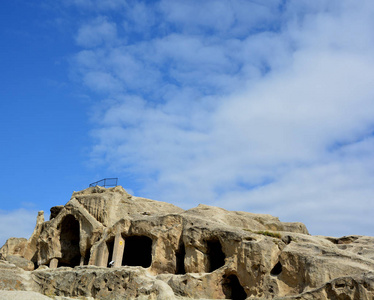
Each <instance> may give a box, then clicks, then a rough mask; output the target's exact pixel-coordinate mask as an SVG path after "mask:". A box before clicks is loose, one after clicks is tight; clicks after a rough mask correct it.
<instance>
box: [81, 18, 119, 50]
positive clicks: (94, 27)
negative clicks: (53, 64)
mask: <svg viewBox="0 0 374 300" xmlns="http://www.w3.org/2000/svg"><path fill="white" fill-rule="evenodd" d="M116 35H117V28H116V24H115V23H112V22H108V21H107V20H106V19H105V18H103V17H98V18H96V19H95V20H93V21H92V22H90V23H88V24H84V25H82V26H81V27H80V28H79V30H78V33H77V36H76V39H75V40H76V42H77V44H78V45H79V46H83V47H96V46H99V45H101V44H102V43H104V42H106V43H111V42H112V41H113V40H115V39H116Z"/></svg>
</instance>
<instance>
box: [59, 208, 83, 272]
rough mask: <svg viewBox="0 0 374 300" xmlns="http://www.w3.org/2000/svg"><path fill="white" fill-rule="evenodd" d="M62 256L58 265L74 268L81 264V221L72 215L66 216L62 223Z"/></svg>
mask: <svg viewBox="0 0 374 300" xmlns="http://www.w3.org/2000/svg"><path fill="white" fill-rule="evenodd" d="M60 228H61V232H60V245H61V254H62V256H61V258H60V259H59V264H58V266H59V267H61V266H67V267H72V268H74V267H75V266H79V264H80V261H81V254H80V249H79V240H80V234H79V222H78V221H77V219H75V218H74V217H73V216H72V215H68V216H66V217H65V218H64V219H63V220H62V222H61V224H60Z"/></svg>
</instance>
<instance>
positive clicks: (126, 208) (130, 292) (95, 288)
mask: <svg viewBox="0 0 374 300" xmlns="http://www.w3.org/2000/svg"><path fill="white" fill-rule="evenodd" d="M0 258H2V260H0V269H1V270H0V290H3V291H0V296H1V295H2V294H1V293H2V292H3V294H4V295H8V294H9V293H10V292H9V291H14V293H15V294H14V295H16V294H17V293H21V292H22V293H25V292H38V293H40V294H43V295H44V296H41V297H45V296H49V297H54V298H55V299H69V298H77V297H87V299H160V300H161V299H162V300H165V299H202V298H204V299H247V298H248V299H374V237H367V236H347V237H342V238H332V237H323V236H311V235H309V233H308V231H307V229H306V227H305V226H304V225H303V224H301V223H284V222H280V221H279V220H278V218H276V217H273V216H270V215H263V214H253V213H247V212H235V211H227V210H224V209H222V208H217V207H212V206H207V205H199V206H198V207H196V208H193V209H190V210H186V211H185V210H183V209H181V208H178V207H176V206H174V205H172V204H169V203H164V202H159V201H154V200H149V199H144V198H139V197H134V196H131V195H130V194H128V193H127V192H126V191H125V190H124V189H123V188H122V187H120V186H117V187H115V188H108V189H105V188H103V187H98V186H97V187H91V188H88V189H86V190H83V191H80V192H74V193H73V195H72V198H71V199H70V201H69V202H68V203H67V204H66V205H65V206H57V207H53V208H51V217H50V220H49V221H44V216H43V213H42V212H40V213H39V215H38V218H37V224H36V227H35V230H34V232H33V234H32V236H31V238H30V239H29V240H26V239H14V238H12V239H9V240H8V241H7V243H6V244H5V245H4V246H3V247H2V248H1V249H0ZM34 268H35V270H33V271H32V269H34ZM4 291H7V292H4ZM17 291H18V292H17ZM4 297H5V296H4ZM4 297H3V298H2V299H6V298H4ZM9 299H11V298H9ZM35 299H36V298H35ZM40 299H44V298H40Z"/></svg>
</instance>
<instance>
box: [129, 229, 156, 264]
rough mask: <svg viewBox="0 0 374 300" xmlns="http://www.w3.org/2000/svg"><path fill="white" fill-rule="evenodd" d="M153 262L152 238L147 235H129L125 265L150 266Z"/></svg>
mask: <svg viewBox="0 0 374 300" xmlns="http://www.w3.org/2000/svg"><path fill="white" fill-rule="evenodd" d="M151 263H152V239H150V238H149V237H147V236H129V237H126V238H125V249H124V252H123V259H122V265H123V266H141V267H143V268H148V267H150V266H151Z"/></svg>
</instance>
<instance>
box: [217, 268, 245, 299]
mask: <svg viewBox="0 0 374 300" xmlns="http://www.w3.org/2000/svg"><path fill="white" fill-rule="evenodd" d="M222 290H223V293H224V294H225V298H226V299H232V300H245V299H246V298H247V293H246V292H245V290H244V288H243V287H242V285H241V284H240V282H239V279H238V277H237V276H236V275H234V274H231V275H228V276H226V275H225V276H224V279H223V282H222Z"/></svg>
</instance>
